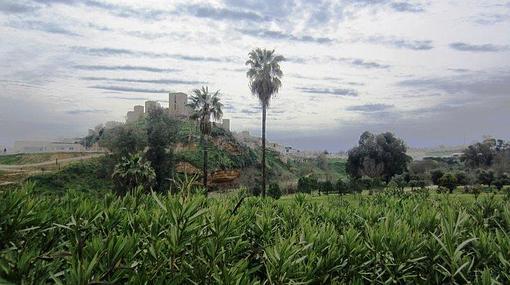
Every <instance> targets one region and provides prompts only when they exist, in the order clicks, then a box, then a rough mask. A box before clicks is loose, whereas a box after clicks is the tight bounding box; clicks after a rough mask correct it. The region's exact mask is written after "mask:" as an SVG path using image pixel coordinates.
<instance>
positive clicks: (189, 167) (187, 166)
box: [175, 161, 201, 174]
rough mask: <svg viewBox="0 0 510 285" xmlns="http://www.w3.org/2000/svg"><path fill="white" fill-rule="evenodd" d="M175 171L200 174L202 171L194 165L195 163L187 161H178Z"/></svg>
mask: <svg viewBox="0 0 510 285" xmlns="http://www.w3.org/2000/svg"><path fill="white" fill-rule="evenodd" d="M175 171H176V172H179V173H186V174H200V173H201V171H200V169H198V168H197V167H195V166H193V164H191V163H189V162H185V161H181V162H179V163H177V165H176V166H175Z"/></svg>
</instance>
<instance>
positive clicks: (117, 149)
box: [99, 124, 147, 161]
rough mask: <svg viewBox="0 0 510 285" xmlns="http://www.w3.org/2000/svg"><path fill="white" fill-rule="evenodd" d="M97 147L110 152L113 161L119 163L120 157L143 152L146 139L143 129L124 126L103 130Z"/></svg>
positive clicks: (129, 125)
mask: <svg viewBox="0 0 510 285" xmlns="http://www.w3.org/2000/svg"><path fill="white" fill-rule="evenodd" d="M99 145H101V146H102V147H105V148H107V149H108V150H110V151H111V152H112V153H113V155H114V156H115V157H116V159H115V160H116V161H120V159H121V158H122V157H128V156H129V155H131V154H134V153H138V152H140V151H143V149H144V148H145V147H146V146H147V137H146V134H145V133H144V129H143V128H141V127H139V126H137V125H134V124H125V125H120V126H117V127H114V128H111V129H106V130H104V133H103V135H102V136H101V138H100V140H99Z"/></svg>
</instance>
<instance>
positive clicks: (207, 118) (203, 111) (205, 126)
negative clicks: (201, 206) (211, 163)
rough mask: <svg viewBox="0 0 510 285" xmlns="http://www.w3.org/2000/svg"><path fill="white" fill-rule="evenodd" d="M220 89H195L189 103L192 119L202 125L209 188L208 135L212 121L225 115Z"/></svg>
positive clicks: (205, 170)
mask: <svg viewBox="0 0 510 285" xmlns="http://www.w3.org/2000/svg"><path fill="white" fill-rule="evenodd" d="M219 95H220V91H219V90H218V91H216V92H214V93H212V94H211V93H209V88H208V87H207V86H203V87H202V89H195V90H193V95H192V96H191V98H190V100H191V102H190V103H189V104H188V106H189V107H191V109H192V110H193V113H192V115H191V116H190V117H191V119H194V120H197V121H198V125H199V127H200V134H201V136H200V140H201V142H202V148H203V153H204V165H203V175H204V177H203V183H204V187H205V188H206V189H207V168H208V165H207V162H208V153H207V152H208V149H207V144H208V137H209V135H210V134H211V122H212V121H215V120H216V121H217V120H220V119H221V117H222V116H223V111H222V108H223V104H221V103H220V97H219Z"/></svg>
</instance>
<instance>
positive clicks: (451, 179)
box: [439, 173, 457, 194]
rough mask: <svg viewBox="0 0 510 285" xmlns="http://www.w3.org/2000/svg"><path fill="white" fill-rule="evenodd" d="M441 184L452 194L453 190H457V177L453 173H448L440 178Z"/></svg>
mask: <svg viewBox="0 0 510 285" xmlns="http://www.w3.org/2000/svg"><path fill="white" fill-rule="evenodd" d="M439 186H441V187H444V188H446V189H448V191H450V194H451V193H453V190H455V187H457V178H455V175H453V174H451V173H446V174H445V175H443V176H442V177H441V178H440V179H439Z"/></svg>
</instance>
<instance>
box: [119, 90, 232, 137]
mask: <svg viewBox="0 0 510 285" xmlns="http://www.w3.org/2000/svg"><path fill="white" fill-rule="evenodd" d="M187 103H188V95H187V94H186V93H183V92H174V93H169V94H168V108H165V110H167V111H168V113H169V114H170V116H172V117H174V118H177V119H181V120H185V119H189V116H190V115H191V113H192V111H193V110H192V109H191V108H190V107H189V106H188V105H187ZM156 108H161V105H160V104H159V103H158V102H156V101H145V106H142V105H136V106H134V107H133V110H131V111H128V112H127V114H126V123H132V122H136V121H138V120H139V119H141V118H143V116H144V115H145V114H146V113H149V112H150V111H151V110H153V109H156ZM216 125H217V126H218V127H220V128H223V129H225V130H227V131H230V120H229V119H223V120H222V121H221V123H217V124H216Z"/></svg>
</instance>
